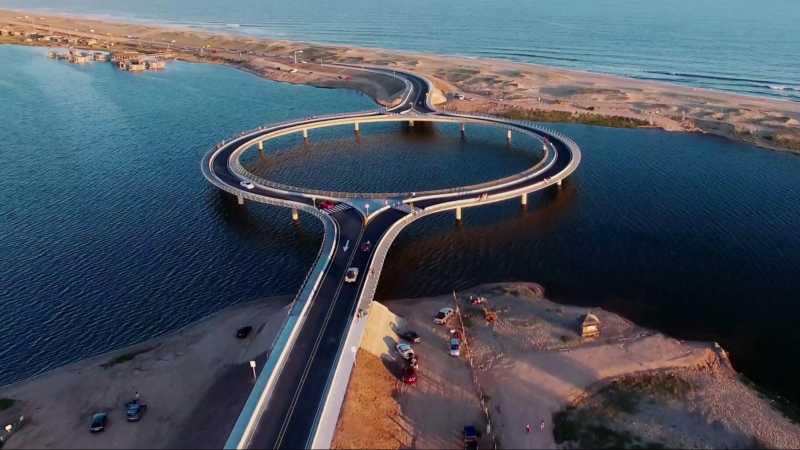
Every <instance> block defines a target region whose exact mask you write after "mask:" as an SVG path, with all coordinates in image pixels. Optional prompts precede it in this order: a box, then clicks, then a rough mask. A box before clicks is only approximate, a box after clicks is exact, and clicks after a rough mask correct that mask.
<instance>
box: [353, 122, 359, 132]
mask: <svg viewBox="0 0 800 450" xmlns="http://www.w3.org/2000/svg"><path fill="white" fill-rule="evenodd" d="M353 131H355V132H356V133H358V132H359V131H360V130H359V129H358V122H356V123H354V124H353Z"/></svg>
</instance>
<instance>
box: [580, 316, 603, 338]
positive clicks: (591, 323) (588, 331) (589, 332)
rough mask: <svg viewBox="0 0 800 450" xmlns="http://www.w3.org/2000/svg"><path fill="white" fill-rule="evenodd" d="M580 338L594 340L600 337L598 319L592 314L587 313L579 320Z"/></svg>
mask: <svg viewBox="0 0 800 450" xmlns="http://www.w3.org/2000/svg"><path fill="white" fill-rule="evenodd" d="M581 337H583V338H588V339H591V338H596V337H600V319H598V318H597V316H595V315H594V314H592V313H587V314H586V315H584V316H583V319H581Z"/></svg>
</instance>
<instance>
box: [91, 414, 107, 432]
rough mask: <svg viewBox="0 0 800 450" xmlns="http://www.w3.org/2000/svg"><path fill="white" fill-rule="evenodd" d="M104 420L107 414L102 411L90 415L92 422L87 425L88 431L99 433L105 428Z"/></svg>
mask: <svg viewBox="0 0 800 450" xmlns="http://www.w3.org/2000/svg"><path fill="white" fill-rule="evenodd" d="M106 420H108V414H107V413H104V412H100V413H95V414H94V415H93V416H92V423H91V424H90V425H89V431H90V432H92V433H99V432H101V431H103V430H105V429H106Z"/></svg>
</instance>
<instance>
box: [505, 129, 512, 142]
mask: <svg viewBox="0 0 800 450" xmlns="http://www.w3.org/2000/svg"><path fill="white" fill-rule="evenodd" d="M506 140H507V141H508V142H511V130H506Z"/></svg>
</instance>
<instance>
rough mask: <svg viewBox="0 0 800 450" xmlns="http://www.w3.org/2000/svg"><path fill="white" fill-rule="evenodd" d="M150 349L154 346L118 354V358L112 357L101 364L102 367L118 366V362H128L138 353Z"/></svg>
mask: <svg viewBox="0 0 800 450" xmlns="http://www.w3.org/2000/svg"><path fill="white" fill-rule="evenodd" d="M150 350H152V348H144V349H142V350H136V351H133V352H128V353H124V354H122V355H119V356H117V357H116V358H113V359H110V360H108V361H106V362H104V363H103V364H100V367H102V368H104V369H108V368H111V367H114V366H116V365H117V364H123V363H126V362H128V361H131V360H133V359H134V358H136V357H137V356H138V355H141V354H143V353H147V352H149V351H150Z"/></svg>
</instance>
